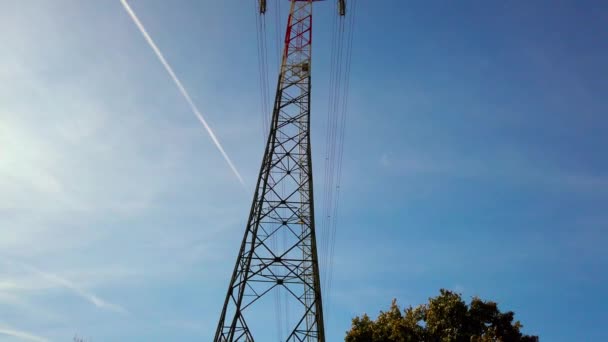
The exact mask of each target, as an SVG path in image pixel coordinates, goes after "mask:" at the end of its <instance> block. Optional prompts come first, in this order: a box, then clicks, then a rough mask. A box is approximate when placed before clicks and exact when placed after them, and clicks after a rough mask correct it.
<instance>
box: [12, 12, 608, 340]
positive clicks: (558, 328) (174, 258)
mask: <svg viewBox="0 0 608 342" xmlns="http://www.w3.org/2000/svg"><path fill="white" fill-rule="evenodd" d="M251 1H252V0H251ZM251 1H242V0H231V1H193V0H182V1H164V0H146V1H140V0H133V1H132V2H131V4H132V7H133V9H134V10H135V11H136V12H137V14H138V15H139V17H140V19H141V21H142V22H143V24H144V25H145V26H146V27H147V29H148V31H149V33H150V35H151V36H152V37H153V38H154V39H155V40H156V43H157V44H158V46H159V47H160V48H161V49H162V50H163V52H164V53H165V56H166V58H167V60H168V61H169V62H170V63H171V64H172V65H173V67H174V69H175V72H176V73H177V75H178V76H179V77H180V78H181V79H182V81H183V83H184V85H185V87H186V88H187V89H188V90H189V91H190V93H191V95H192V97H193V99H194V101H195V102H196V103H197V104H198V106H199V107H200V109H201V110H202V112H203V113H204V115H205V116H206V118H207V119H208V121H209V123H210V124H211V125H212V127H213V128H214V129H215V130H216V133H217V135H218V136H219V138H220V140H221V141H222V142H223V144H224V146H225V148H226V151H227V153H228V154H229V155H230V156H231V157H232V159H233V160H234V162H235V164H236V166H237V167H238V168H239V170H240V171H241V173H242V174H243V177H244V178H245V181H246V182H247V186H248V189H249V190H248V191H246V192H245V191H243V189H242V187H241V186H240V185H239V183H238V181H237V180H236V178H235V177H234V175H233V174H232V173H231V172H230V169H229V168H228V166H227V165H226V163H225V162H224V160H223V159H222V157H221V155H220V154H219V153H218V152H217V150H216V149H215V147H214V146H213V144H212V142H211V140H210V139H209V137H208V135H207V134H206V132H205V131H204V129H203V127H202V126H201V125H200V123H199V122H198V121H197V120H196V118H195V117H194V116H193V115H192V112H191V111H190V108H189V107H188V105H187V103H186V102H185V101H184V99H183V97H182V96H181V95H180V93H179V92H178V91H177V89H176V87H175V85H174V84H173V83H172V82H171V79H170V78H169V77H168V75H167V73H166V72H165V70H164V69H163V68H162V66H161V64H160V63H159V61H158V59H157V58H156V56H155V55H154V54H153V52H152V51H151V50H150V48H149V46H148V45H147V44H146V42H145V41H144V39H143V38H142V36H141V34H140V32H138V31H137V28H136V27H135V25H134V24H133V22H132V21H131V19H130V18H129V17H128V15H127V14H126V13H125V11H124V9H123V7H122V6H121V4H120V2H119V1H118V0H116V1H109V0H108V1H76V0H71V1H68V0H61V1H59V0H58V1H2V2H1V3H0V42H1V44H2V45H1V48H0V341H11V342H12V341H68V340H69V339H70V338H71V337H72V336H74V334H79V335H82V336H85V337H90V338H92V340H93V341H98V342H101V341H142V342H143V341H145V342H148V341H210V340H211V339H212V335H213V333H214V330H215V324H216V322H217V318H218V314H219V311H220V309H221V305H222V302H223V297H224V295H225V291H226V287H227V284H228V280H229V276H230V273H231V271H232V267H233V266H234V258H235V256H236V252H237V247H238V245H239V242H240V239H241V238H242V234H243V229H244V223H245V220H246V216H247V213H248V210H249V206H250V197H251V192H252V190H253V183H254V181H255V177H256V172H257V169H258V167H259V163H260V158H261V155H262V148H263V146H262V134H261V122H260V110H259V108H260V104H259V92H258V88H257V85H258V79H257V72H258V70H257V65H258V64H257V59H256V40H255V31H254V27H255V24H254V18H255V17H254V14H253V13H252V12H253V8H254V7H253V4H250V3H248V2H251ZM270 1H274V0H270ZM283 3H284V4H285V5H283V6H282V9H283V10H286V9H287V6H286V4H287V2H286V1H284V2H283ZM315 6H316V13H315V15H316V17H315V32H314V35H315V41H314V44H315V46H314V48H313V51H314V61H313V65H314V69H313V70H314V74H313V84H314V85H313V88H314V90H313V100H312V101H313V107H312V110H313V113H312V120H313V129H314V131H313V139H314V140H313V154H314V156H313V157H314V158H315V162H316V164H315V165H316V166H315V170H316V172H317V173H316V175H317V180H319V181H318V182H317V183H316V184H317V185H319V187H318V189H317V195H319V194H321V189H322V187H323V186H324V185H323V184H322V182H321V181H320V180H321V175H322V171H323V169H322V167H323V164H322V159H323V155H322V151H323V150H324V146H323V143H324V136H325V127H324V124H325V119H326V115H327V113H326V108H327V100H328V96H327V86H328V81H329V75H328V73H327V71H328V65H329V63H328V62H329V56H330V53H329V52H330V37H331V35H330V33H329V31H328V29H329V27H330V21H331V16H333V15H335V13H334V11H333V6H332V5H331V4H329V3H327V2H326V3H323V2H320V3H318V4H317V5H315ZM271 8H274V7H271ZM607 15H608V3H606V2H605V1H533V2H530V1H511V2H500V1H458V2H453V1H441V2H440V1H417V2H413V1H397V0H392V1H389V0H386V1H367V0H362V1H360V8H359V15H358V18H357V23H356V39H355V45H354V55H353V66H352V76H351V77H352V79H351V97H350V100H351V102H350V107H349V108H350V109H351V110H350V112H349V119H348V122H347V128H346V129H347V131H346V145H345V157H344V168H343V184H342V201H341V204H340V205H341V207H340V208H341V210H340V223H339V226H338V233H337V234H338V235H337V240H336V251H335V267H334V269H333V272H334V282H333V287H332V291H331V292H330V293H326V301H327V302H329V305H328V308H327V311H326V313H325V315H326V317H327V318H328V321H327V330H328V331H329V333H328V335H329V341H339V340H341V339H342V338H343V336H344V332H345V331H346V330H347V329H348V327H349V325H350V319H351V318H352V317H353V316H355V315H358V314H361V313H363V312H368V313H370V314H371V315H375V314H376V313H377V312H378V311H379V310H380V309H383V308H386V307H387V306H388V305H389V304H390V301H391V299H392V298H397V299H398V300H399V302H400V303H401V304H402V305H417V304H420V303H423V302H424V301H426V299H427V298H428V297H430V296H434V295H436V294H437V293H438V289H439V288H448V289H453V290H457V291H459V292H461V293H462V294H463V296H464V297H465V298H470V297H471V296H475V295H478V296H481V297H482V298H487V299H493V300H496V301H498V302H499V304H500V306H501V308H502V309H504V310H513V311H515V312H516V318H517V319H519V320H521V321H522V322H523V324H524V326H525V328H524V331H525V332H527V333H534V334H538V335H540V337H541V340H543V341H606V340H608V332H607V331H606V329H605V322H606V319H608V316H607V314H606V305H607V304H608V296H607V294H606V289H607V288H608V272H606V269H608V251H607V250H606V246H607V245H608V231H607V229H608V210H607V209H606V203H608V202H607V201H608V161H607V159H606V146H607V144H608V137H607V134H606V132H607V131H608V117H607V116H606V115H607V114H608V100H607V98H606V89H608V63H607V62H606V61H608V25H606V21H605V19H606V17H607ZM284 18H285V13H283V19H284ZM282 24H284V20H283V23H282ZM271 70H276V61H275V60H274V59H271ZM270 88H271V89H274V76H273V77H271V86H270ZM273 331H274V330H273ZM269 340H273V339H269Z"/></svg>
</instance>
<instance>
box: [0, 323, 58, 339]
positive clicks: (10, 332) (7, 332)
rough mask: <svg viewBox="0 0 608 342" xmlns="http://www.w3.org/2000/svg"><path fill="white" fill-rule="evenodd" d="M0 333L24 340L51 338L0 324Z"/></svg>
mask: <svg viewBox="0 0 608 342" xmlns="http://www.w3.org/2000/svg"><path fill="white" fill-rule="evenodd" d="M0 335H5V336H11V337H15V338H19V339H22V340H24V341H33V342H49V340H47V339H46V338H44V337H40V336H36V335H34V334H30V333H28V332H25V331H20V330H15V329H11V328H9V327H2V326H0Z"/></svg>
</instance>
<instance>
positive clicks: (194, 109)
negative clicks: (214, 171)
mask: <svg viewBox="0 0 608 342" xmlns="http://www.w3.org/2000/svg"><path fill="white" fill-rule="evenodd" d="M120 2H121V3H122V5H123V7H124V8H125V10H126V11H127V13H128V14H129V16H130V17H131V19H133V22H134V23H135V25H136V26H137V28H138V29H139V31H140V32H141V34H142V35H143V36H144V38H145V39H146V41H147V42H148V45H150V47H151V48H152V50H153V51H154V53H155V54H156V56H157V57H158V59H159V60H160V62H161V64H162V65H163V66H164V67H165V70H167V72H168V73H169V76H171V79H173V82H175V85H176V86H177V89H179V92H180V93H182V95H183V96H184V98H185V99H186V102H188V104H189V105H190V109H192V112H193V113H194V115H196V117H197V118H198V120H199V121H200V122H201V123H202V124H203V126H204V127H205V129H206V130H207V133H209V136H210V137H211V140H213V143H214V144H215V146H216V147H217V149H218V150H219V151H220V153H221V154H222V156H223V157H224V159H225V160H226V162H227V163H228V165H229V166H230V168H231V169H232V172H234V175H235V176H236V178H238V179H239V182H240V183H241V184H242V185H243V186H244V185H245V182H244V181H243V178H242V177H241V174H240V173H239V171H238V170H237V169H236V167H235V166H234V164H233V163H232V160H230V157H228V154H227V153H226V151H224V148H223V147H222V145H221V144H220V141H219V140H218V139H217V137H216V136H215V133H213V130H212V129H211V127H210V126H209V124H208V123H207V121H206V120H205V118H204V117H203V115H202V114H201V112H200V111H199V110H198V107H196V104H194V101H192V98H191V97H190V94H188V91H187V90H186V88H184V86H183V84H182V82H181V81H180V80H179V78H178V77H177V75H175V72H173V68H171V65H169V63H168V62H167V60H166V59H165V57H164V56H163V54H162V52H161V51H160V49H159V48H158V46H156V44H155V43H154V41H153V40H152V38H151V37H150V35H149V34H148V32H147V31H146V28H145V27H144V25H143V24H142V23H141V21H139V19H138V18H137V15H135V12H133V10H132V9H131V6H129V4H128V3H127V0H120Z"/></svg>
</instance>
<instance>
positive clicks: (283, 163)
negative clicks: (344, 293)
mask: <svg viewBox="0 0 608 342" xmlns="http://www.w3.org/2000/svg"><path fill="white" fill-rule="evenodd" d="M259 1H260V7H259V8H260V12H261V13H264V12H265V11H266V1H265V0H259ZM276 1H280V0H276ZM314 1H316V0H291V7H290V14H289V19H288V22H287V30H286V34H285V46H284V51H283V56H282V63H281V69H280V73H279V80H278V86H277V93H276V98H275V102H274V107H273V112H272V121H271V125H270V132H269V134H268V140H267V144H266V150H265V152H264V157H263V160H262V166H261V168H260V173H259V177H258V181H257V185H256V188H255V194H254V197H253V204H252V205H251V211H250V214H249V219H248V221H247V227H246V230H245V236H244V237H243V241H242V243H241V247H240V250H239V254H238V257H237V261H236V265H235V267H234V272H233V274H232V279H231V280H230V286H229V287H228V293H227V295H226V300H225V302H224V307H223V309H222V313H221V315H220V320H219V323H218V326H217V330H216V333H215V342H236V341H239V342H241V341H243V342H254V331H252V329H251V327H252V326H253V325H252V324H251V322H255V321H258V322H257V323H253V324H258V325H260V323H259V320H260V316H259V311H258V312H257V313H256V311H255V307H256V305H257V304H260V302H262V301H263V298H265V297H271V294H272V293H273V292H274V294H275V295H277V292H279V293H282V294H285V301H286V302H289V303H291V304H290V306H291V307H290V308H289V310H287V309H286V312H285V317H280V318H281V319H285V322H286V326H287V331H286V335H285V336H286V341H288V342H291V341H307V342H313V341H314V342H317V341H318V342H324V341H325V331H324V325H323V305H322V300H321V282H320V279H319V260H318V256H317V245H316V236H315V220H314V205H313V179H312V161H311V147H310V74H311V67H312V65H311V43H312V10H313V2H314ZM338 5H339V13H340V15H344V14H345V0H339V1H338ZM275 298H276V297H275ZM288 314H289V318H288V317H287V315H288ZM271 325H272V323H270V322H263V326H264V329H265V330H270V329H269V326H271ZM275 325H276V324H275Z"/></svg>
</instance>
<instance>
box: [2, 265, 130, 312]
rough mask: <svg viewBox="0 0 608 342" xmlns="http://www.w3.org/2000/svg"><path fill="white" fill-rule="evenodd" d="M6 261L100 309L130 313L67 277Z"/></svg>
mask: <svg viewBox="0 0 608 342" xmlns="http://www.w3.org/2000/svg"><path fill="white" fill-rule="evenodd" d="M4 262H5V263H7V264H12V265H17V266H20V267H22V268H25V269H26V270H28V271H30V272H32V273H35V274H37V275H38V276H40V277H42V278H45V279H46V280H48V281H50V282H52V283H55V284H56V285H59V286H61V287H64V288H66V289H68V290H71V291H72V292H73V293H74V294H76V295H77V296H79V297H81V298H83V299H85V300H86V301H88V302H90V303H91V304H93V305H95V306H96V307H98V308H100V309H105V310H109V311H114V312H117V313H121V314H125V315H126V314H129V312H128V311H127V310H126V309H125V308H123V307H122V306H120V305H117V304H113V303H110V302H107V301H105V300H103V299H101V298H99V297H97V296H96V295H95V294H93V293H90V292H88V291H86V290H84V289H82V288H81V287H79V286H78V285H76V284H75V283H74V282H72V281H70V280H68V279H65V278H63V277H60V276H59V275H57V274H53V273H49V272H45V271H42V270H40V269H38V268H36V267H34V266H32V265H27V264H24V263H22V262H16V261H8V260H4Z"/></svg>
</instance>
